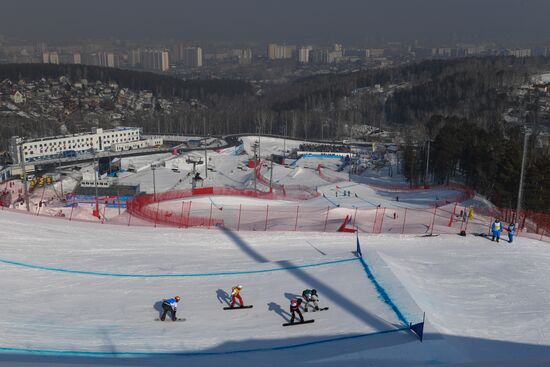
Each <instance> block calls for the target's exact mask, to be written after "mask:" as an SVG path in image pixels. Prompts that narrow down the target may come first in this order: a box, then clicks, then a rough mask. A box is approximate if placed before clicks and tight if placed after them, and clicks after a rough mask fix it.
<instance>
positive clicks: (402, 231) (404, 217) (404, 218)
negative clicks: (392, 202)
mask: <svg viewBox="0 0 550 367" xmlns="http://www.w3.org/2000/svg"><path fill="white" fill-rule="evenodd" d="M407 209H408V208H405V214H404V215H403V228H402V229H401V234H403V233H405V221H406V220H407Z"/></svg>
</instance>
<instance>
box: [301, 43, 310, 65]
mask: <svg viewBox="0 0 550 367" xmlns="http://www.w3.org/2000/svg"><path fill="white" fill-rule="evenodd" d="M312 49H313V48H312V47H311V46H303V47H300V48H299V49H298V62H299V63H301V64H307V63H309V53H310V52H311V50H312Z"/></svg>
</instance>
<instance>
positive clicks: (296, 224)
mask: <svg viewBox="0 0 550 367" xmlns="http://www.w3.org/2000/svg"><path fill="white" fill-rule="evenodd" d="M299 210H300V205H298V206H297V207H296V223H295V224H294V231H295V232H296V231H297V230H298V212H299Z"/></svg>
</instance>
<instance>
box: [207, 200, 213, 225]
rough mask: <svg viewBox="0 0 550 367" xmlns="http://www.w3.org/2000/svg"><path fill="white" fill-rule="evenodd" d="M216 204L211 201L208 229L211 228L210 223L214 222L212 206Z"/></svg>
mask: <svg viewBox="0 0 550 367" xmlns="http://www.w3.org/2000/svg"><path fill="white" fill-rule="evenodd" d="M213 205H214V204H213V203H210V217H209V218H208V229H210V224H211V223H212V206H213Z"/></svg>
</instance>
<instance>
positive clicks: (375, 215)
mask: <svg viewBox="0 0 550 367" xmlns="http://www.w3.org/2000/svg"><path fill="white" fill-rule="evenodd" d="M377 220H378V208H376V213H375V214H374V224H373V225H372V233H375V232H374V231H375V230H376V221H377Z"/></svg>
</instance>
